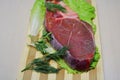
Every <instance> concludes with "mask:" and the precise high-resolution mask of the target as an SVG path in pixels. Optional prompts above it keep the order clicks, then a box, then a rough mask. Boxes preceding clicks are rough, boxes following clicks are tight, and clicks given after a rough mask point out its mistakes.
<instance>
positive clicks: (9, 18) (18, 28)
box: [0, 0, 120, 80]
mask: <svg viewBox="0 0 120 80" xmlns="http://www.w3.org/2000/svg"><path fill="white" fill-rule="evenodd" d="M33 2H34V0H0V80H16V76H17V71H18V66H19V64H20V58H21V53H22V52H23V50H24V46H25V45H26V42H25V39H26V36H27V35H26V33H27V26H28V22H29V14H30V9H31V7H32V5H33ZM96 2H97V10H98V17H99V25H100V34H101V43H102V54H103V64H104V76H105V80H120V0H96Z"/></svg>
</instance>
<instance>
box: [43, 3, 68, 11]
mask: <svg viewBox="0 0 120 80" xmlns="http://www.w3.org/2000/svg"><path fill="white" fill-rule="evenodd" d="M45 6H46V8H47V9H48V10H49V11H52V12H56V11H57V10H58V11H61V12H66V9H65V8H64V7H63V6H61V5H60V4H54V3H51V2H46V4H45Z"/></svg>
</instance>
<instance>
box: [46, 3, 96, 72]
mask: <svg viewBox="0 0 120 80" xmlns="http://www.w3.org/2000/svg"><path fill="white" fill-rule="evenodd" d="M57 4H61V5H62V6H63V7H64V8H66V13H62V12H60V11H57V12H51V11H48V10H47V11H46V17H45V26H46V29H47V30H48V31H49V32H51V33H52V37H53V40H52V41H51V45H52V46H53V47H54V48H55V49H60V48H61V47H62V46H67V47H68V48H69V49H68V51H67V55H66V56H65V57H64V60H65V61H66V63H67V64H68V65H69V66H70V67H71V68H73V69H76V70H79V71H87V70H89V67H90V64H91V62H92V59H93V57H94V52H95V43H94V34H93V31H92V28H91V26H90V25H89V24H88V23H86V22H84V21H82V20H80V19H79V18H78V15H77V14H76V13H75V12H74V11H72V10H71V9H70V8H69V7H68V6H66V5H65V4H64V3H63V2H58V3H57Z"/></svg>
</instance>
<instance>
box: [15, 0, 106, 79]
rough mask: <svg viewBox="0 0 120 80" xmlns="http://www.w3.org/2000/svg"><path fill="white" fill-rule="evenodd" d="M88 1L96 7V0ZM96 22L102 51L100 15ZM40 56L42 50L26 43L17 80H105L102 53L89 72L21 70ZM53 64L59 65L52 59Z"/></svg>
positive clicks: (98, 44) (98, 43)
mask: <svg viewBox="0 0 120 80" xmlns="http://www.w3.org/2000/svg"><path fill="white" fill-rule="evenodd" d="M87 1H88V2H90V3H91V4H92V5H93V6H94V7H95V8H96V4H95V0H87ZM96 14H97V10H96ZM94 22H95V23H96V26H97V32H96V34H95V41H96V45H97V46H98V48H99V50H100V53H101V44H100V35H99V25H98V16H96V18H95V20H94ZM28 31H29V30H28ZM26 35H28V34H26ZM26 42H27V43H30V42H31V40H30V38H29V37H27V40H26ZM40 56H41V55H40V52H38V51H36V49H34V48H32V47H28V46H27V45H26V46H25V50H24V52H23V55H22V58H21V63H20V69H19V72H18V77H17V79H16V80H104V77H103V63H102V54H101V58H100V60H99V63H98V64H97V67H96V69H94V70H91V71H89V72H87V73H82V74H75V75H73V74H68V73H67V72H66V71H65V70H61V71H60V72H59V73H58V74H43V73H37V72H35V71H31V70H28V71H25V72H21V70H22V69H23V68H25V66H26V64H28V63H30V62H31V61H32V60H33V59H34V58H37V57H40ZM51 64H52V65H53V66H54V67H57V64H56V63H55V62H53V61H52V62H51Z"/></svg>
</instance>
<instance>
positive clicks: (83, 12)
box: [63, 0, 96, 33]
mask: <svg viewBox="0 0 120 80" xmlns="http://www.w3.org/2000/svg"><path fill="white" fill-rule="evenodd" d="M63 1H64V3H65V4H67V5H68V6H69V7H70V8H71V9H72V10H73V11H75V12H76V13H77V14H78V15H79V18H80V19H81V20H83V21H85V22H87V23H89V24H90V25H91V26H92V28H93V31H94V33H95V31H96V26H95V24H94V23H93V21H92V20H93V19H94V18H95V8H94V7H93V6H92V5H91V4H90V3H88V2H87V1H86V0H63Z"/></svg>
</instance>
